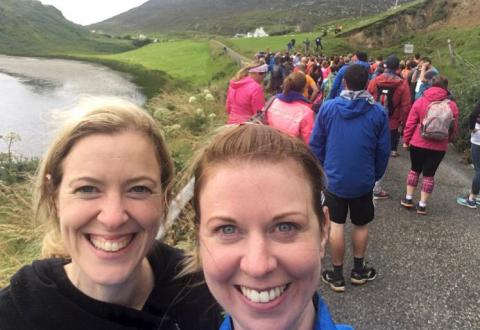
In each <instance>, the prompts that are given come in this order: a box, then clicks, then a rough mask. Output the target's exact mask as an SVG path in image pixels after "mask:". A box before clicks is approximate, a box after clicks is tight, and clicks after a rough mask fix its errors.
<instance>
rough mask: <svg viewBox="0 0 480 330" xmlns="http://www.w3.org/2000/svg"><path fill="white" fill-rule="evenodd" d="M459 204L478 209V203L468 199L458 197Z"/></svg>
mask: <svg viewBox="0 0 480 330" xmlns="http://www.w3.org/2000/svg"><path fill="white" fill-rule="evenodd" d="M457 204H459V205H462V206H466V207H469V208H471V209H476V208H477V203H476V201H471V200H470V199H469V198H468V197H458V198H457Z"/></svg>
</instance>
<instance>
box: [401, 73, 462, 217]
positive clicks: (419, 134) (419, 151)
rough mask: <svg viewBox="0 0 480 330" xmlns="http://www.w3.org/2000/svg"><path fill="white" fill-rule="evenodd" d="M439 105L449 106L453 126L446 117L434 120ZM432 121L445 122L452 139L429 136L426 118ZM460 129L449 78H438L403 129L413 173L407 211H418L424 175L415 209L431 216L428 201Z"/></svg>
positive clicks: (408, 184)
mask: <svg viewBox="0 0 480 330" xmlns="http://www.w3.org/2000/svg"><path fill="white" fill-rule="evenodd" d="M439 103H446V105H445V107H443V112H446V111H450V112H451V121H450V122H449V123H447V122H446V121H445V120H442V119H441V118H442V117H443V116H440V115H438V116H437V117H436V118H434V117H432V115H431V111H432V113H433V110H432V109H433V104H437V105H438V104H439ZM436 107H437V106H436ZM439 107H440V106H439ZM435 112H436V111H435ZM447 114H448V113H447ZM427 116H428V117H427ZM428 118H431V119H434V120H435V121H436V122H439V121H440V120H441V121H443V122H444V123H445V127H449V129H448V136H446V137H445V138H443V139H439V138H435V139H433V138H432V137H428V136H426V134H425V131H426V129H425V124H427V123H428V122H427V121H426V120H425V119H428ZM447 124H448V125H447ZM457 128H458V108H457V104H456V103H455V101H453V100H451V99H450V98H449V92H448V79H447V78H445V77H443V76H436V77H434V78H433V79H432V87H430V88H429V89H427V90H425V92H424V95H423V96H422V97H421V98H419V99H418V100H417V101H415V103H414V104H413V106H412V109H411V110H410V113H409V115H408V119H407V123H406V125H405V129H404V130H403V147H404V148H405V149H408V150H409V151H410V161H411V167H410V171H409V172H408V174H407V187H406V194H405V198H403V199H402V200H401V202H400V203H401V205H402V206H403V207H405V208H406V209H413V208H414V203H413V194H414V193H415V189H416V188H417V185H418V181H419V177H420V174H422V175H423V180H422V191H421V195H420V201H419V202H418V203H417V204H416V205H415V208H416V209H417V214H421V215H426V214H427V200H428V199H429V197H430V195H431V194H432V192H433V188H434V186H435V180H434V176H435V172H436V171H437V169H438V166H439V165H440V163H441V161H442V159H443V157H444V156H445V153H446V151H447V148H448V143H449V142H451V141H452V140H453V138H454V137H455V135H456V132H457ZM446 135H447V134H446Z"/></svg>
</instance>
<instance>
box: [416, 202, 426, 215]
mask: <svg viewBox="0 0 480 330" xmlns="http://www.w3.org/2000/svg"><path fill="white" fill-rule="evenodd" d="M415 208H416V209H417V214H421V215H427V207H426V206H420V203H417V205H415Z"/></svg>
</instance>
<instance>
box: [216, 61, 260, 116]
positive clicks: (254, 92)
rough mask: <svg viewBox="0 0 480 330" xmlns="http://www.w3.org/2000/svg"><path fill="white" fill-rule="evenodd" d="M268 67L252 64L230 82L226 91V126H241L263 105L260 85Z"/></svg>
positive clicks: (256, 63)
mask: <svg viewBox="0 0 480 330" xmlns="http://www.w3.org/2000/svg"><path fill="white" fill-rule="evenodd" d="M267 71H268V65H267V64H263V63H261V62H254V63H252V64H249V65H247V66H246V67H244V68H242V69H241V70H240V71H238V72H237V74H236V75H235V77H234V78H233V79H232V80H230V85H229V86H228V91H227V102H226V105H225V107H226V110H227V114H228V121H227V124H241V123H244V122H246V121H247V120H248V119H250V118H251V117H252V116H253V115H255V114H256V113H257V112H258V111H260V110H262V108H263V107H264V105H265V96H264V94H263V87H262V85H261V83H262V81H263V79H264V78H265V74H266V73H267Z"/></svg>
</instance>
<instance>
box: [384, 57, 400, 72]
mask: <svg viewBox="0 0 480 330" xmlns="http://www.w3.org/2000/svg"><path fill="white" fill-rule="evenodd" d="M399 66H400V60H399V59H398V57H396V56H395V55H390V56H389V57H387V59H386V60H385V67H386V68H387V69H391V70H396V69H398V67H399Z"/></svg>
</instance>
